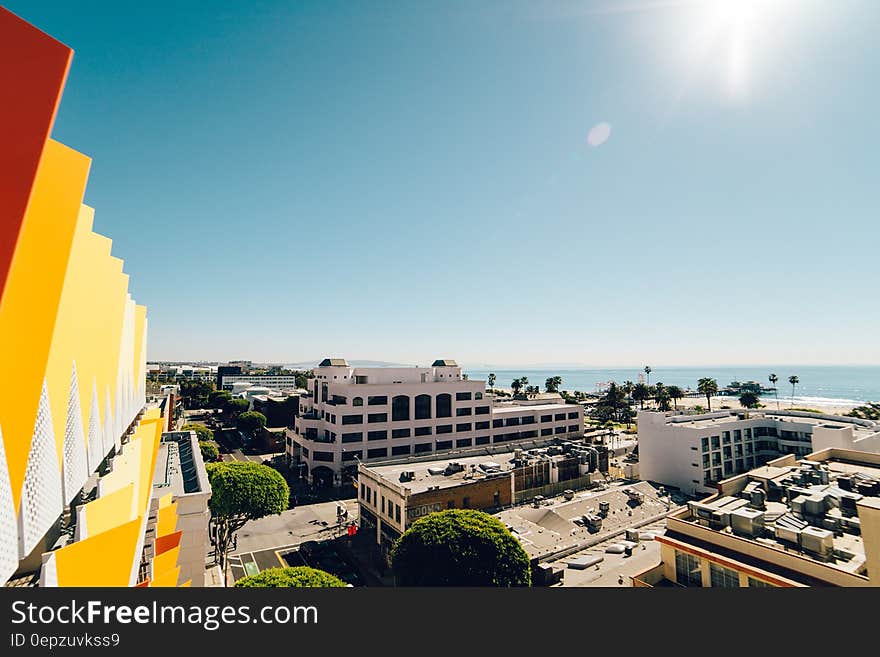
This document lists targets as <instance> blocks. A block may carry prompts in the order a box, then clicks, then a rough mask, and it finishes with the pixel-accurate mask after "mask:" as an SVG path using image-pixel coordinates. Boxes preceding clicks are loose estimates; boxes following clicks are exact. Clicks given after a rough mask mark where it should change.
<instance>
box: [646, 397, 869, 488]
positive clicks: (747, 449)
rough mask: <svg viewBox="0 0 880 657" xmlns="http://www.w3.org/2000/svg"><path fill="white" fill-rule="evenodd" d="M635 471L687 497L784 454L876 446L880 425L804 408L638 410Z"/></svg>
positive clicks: (802, 453) (867, 449)
mask: <svg viewBox="0 0 880 657" xmlns="http://www.w3.org/2000/svg"><path fill="white" fill-rule="evenodd" d="M638 429H639V475H640V477H641V478H642V479H644V480H646V481H653V482H657V483H660V484H664V485H667V486H672V487H675V488H678V489H679V490H681V491H682V492H683V493H686V494H689V495H703V494H708V493H710V492H713V491H714V490H715V489H716V484H717V482H719V481H721V480H722V479H726V478H728V477H731V476H733V475H735V474H740V473H743V472H747V471H749V470H751V469H752V468H755V467H757V466H760V465H763V464H765V463H767V462H768V461H770V460H772V459H775V458H777V457H779V456H782V455H785V454H793V455H794V456H796V457H801V456H805V455H806V454H809V453H811V452H813V451H815V450H819V449H824V448H826V447H840V448H848V449H856V450H861V451H877V450H878V449H880V423H877V422H873V421H871V420H860V419H858V418H851V417H842V416H836V415H820V414H816V413H806V412H802V411H772V412H771V411H764V410H762V411H745V410H741V411H730V410H723V411H716V412H713V413H704V414H701V415H685V414H673V413H662V412H655V411H640V412H639V414H638Z"/></svg>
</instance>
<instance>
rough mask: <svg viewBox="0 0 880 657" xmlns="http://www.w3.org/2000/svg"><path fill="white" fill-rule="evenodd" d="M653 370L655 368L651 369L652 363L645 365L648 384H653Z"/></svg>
mask: <svg viewBox="0 0 880 657" xmlns="http://www.w3.org/2000/svg"><path fill="white" fill-rule="evenodd" d="M653 371H654V370H652V369H651V366H650V365H645V376H646V377H647V381H645V383H646V384H647V385H651V372H653Z"/></svg>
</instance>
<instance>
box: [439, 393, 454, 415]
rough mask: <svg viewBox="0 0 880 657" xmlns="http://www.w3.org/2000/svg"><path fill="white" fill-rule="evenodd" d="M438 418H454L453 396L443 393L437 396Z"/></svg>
mask: <svg viewBox="0 0 880 657" xmlns="http://www.w3.org/2000/svg"><path fill="white" fill-rule="evenodd" d="M436 404H437V417H452V395H450V394H448V393H445V392H444V393H443V394H440V395H437V401H436Z"/></svg>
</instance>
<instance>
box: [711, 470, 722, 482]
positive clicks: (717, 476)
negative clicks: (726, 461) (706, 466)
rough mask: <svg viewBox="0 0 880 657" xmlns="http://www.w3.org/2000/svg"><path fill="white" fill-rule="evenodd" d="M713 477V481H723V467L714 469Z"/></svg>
mask: <svg viewBox="0 0 880 657" xmlns="http://www.w3.org/2000/svg"><path fill="white" fill-rule="evenodd" d="M712 479H713V481H721V468H713V469H712Z"/></svg>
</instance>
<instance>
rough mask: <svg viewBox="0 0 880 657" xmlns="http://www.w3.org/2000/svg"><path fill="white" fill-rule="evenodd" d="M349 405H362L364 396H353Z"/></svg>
mask: <svg viewBox="0 0 880 657" xmlns="http://www.w3.org/2000/svg"><path fill="white" fill-rule="evenodd" d="M351 405H352V406H363V405H364V398H363V397H355V398H354V399H352V400H351Z"/></svg>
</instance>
